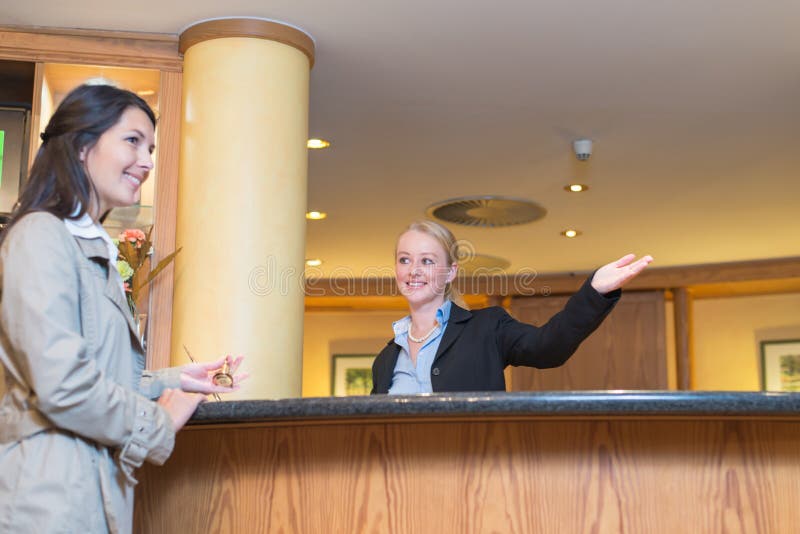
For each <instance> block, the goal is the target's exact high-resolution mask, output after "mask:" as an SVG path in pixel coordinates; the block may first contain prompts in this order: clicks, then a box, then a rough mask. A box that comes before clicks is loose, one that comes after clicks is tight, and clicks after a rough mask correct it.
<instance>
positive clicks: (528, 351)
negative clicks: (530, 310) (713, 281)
mask: <svg viewBox="0 0 800 534" xmlns="http://www.w3.org/2000/svg"><path fill="white" fill-rule="evenodd" d="M589 280H591V278H590V279H589ZM589 280H587V281H586V282H585V283H584V284H583V286H582V287H581V288H580V290H578V292H577V293H575V294H574V295H573V296H572V297H570V299H569V301H567V305H566V306H564V309H563V310H561V311H560V312H558V313H557V314H555V315H554V316H553V317H552V318H551V319H550V320H549V321H548V322H547V324H545V325H543V326H541V327H537V326H533V325H529V324H525V323H521V322H519V321H517V320H516V319H514V318H512V317H511V316H510V315H509V314H508V313H507V312H506V311H505V310H504V309H503V308H500V307H491V308H484V309H481V310H474V311H467V310H465V309H464V308H461V307H459V306H456V305H455V304H453V305H452V307H451V308H450V319H449V320H448V323H447V328H445V331H444V336H443V337H442V341H441V342H440V343H439V348H438V350H437V351H436V356H435V357H434V359H433V364H432V365H431V385H432V386H433V391H437V392H438V391H505V389H506V381H505V377H504V376H503V370H504V369H505V368H506V366H508V365H515V366H516V365H524V366H527V367H537V368H539V369H547V368H550V367H558V366H559V365H562V364H563V363H564V362H566V361H567V359H568V358H569V357H570V356H572V354H573V353H574V352H575V351H576V350H577V349H578V346H579V345H580V344H581V342H582V341H583V340H584V339H586V338H587V337H589V334H591V333H592V332H594V330H595V329H596V328H597V327H598V326H600V323H602V322H603V319H605V317H606V315H608V313H609V312H610V311H611V309H612V308H613V307H614V305H615V304H616V303H617V301H618V300H619V296H620V294H621V291H620V290H616V291H613V292H611V293H609V294H608V295H601V294H600V293H598V292H597V291H595V289H594V288H593V287H592V286H591V284H590V283H589ZM399 354H400V345H398V344H397V343H395V342H394V338H392V339H391V340H390V341H389V344H388V345H387V346H386V347H384V349H383V350H382V351H381V353H380V354H378V357H377V358H375V362H374V363H373V364H372V384H373V386H372V393H373V394H374V393H388V392H389V388H390V387H391V386H392V378H393V375H394V368H395V365H396V364H397V357H398V355H399Z"/></svg>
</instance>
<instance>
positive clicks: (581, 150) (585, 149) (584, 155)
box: [572, 139, 592, 161]
mask: <svg viewBox="0 0 800 534" xmlns="http://www.w3.org/2000/svg"><path fill="white" fill-rule="evenodd" d="M572 149H573V150H574V151H575V157H576V158H578V160H579V161H586V160H587V159H589V156H591V155H592V140H591V139H576V140H575V141H573V142H572Z"/></svg>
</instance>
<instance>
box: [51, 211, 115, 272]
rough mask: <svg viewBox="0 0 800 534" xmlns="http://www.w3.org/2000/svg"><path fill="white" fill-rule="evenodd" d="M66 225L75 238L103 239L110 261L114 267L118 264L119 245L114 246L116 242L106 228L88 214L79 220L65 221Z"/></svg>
mask: <svg viewBox="0 0 800 534" xmlns="http://www.w3.org/2000/svg"><path fill="white" fill-rule="evenodd" d="M64 225H65V226H66V227H67V230H68V231H69V233H70V234H72V235H74V236H75V237H81V238H83V239H102V240H103V242H105V244H106V248H107V249H108V258H109V261H110V262H111V264H112V265H116V264H117V255H118V253H119V250H118V249H117V245H115V244H114V241H113V240H112V239H111V236H109V235H108V232H106V230H105V228H103V227H102V226H100V224H99V223H96V222H94V221H93V220H92V218H91V217H89V214H88V213H84V214H83V215H82V216H81V217H80V218H78V219H64Z"/></svg>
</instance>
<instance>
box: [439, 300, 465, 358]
mask: <svg viewBox="0 0 800 534" xmlns="http://www.w3.org/2000/svg"><path fill="white" fill-rule="evenodd" d="M471 318H472V313H471V312H470V311H468V310H465V309H464V308H462V307H460V306H456V304H455V303H453V304H451V306H450V318H449V319H448V320H447V328H445V329H444V336H443V337H442V341H441V342H440V343H439V348H438V349H437V350H436V357H434V358H433V361H434V363H435V362H436V360H438V359H439V358H441V356H442V354H444V353H445V351H446V350H447V349H449V348H450V345H452V344H453V343H455V341H456V339H458V336H460V335H461V331H462V330H464V327H465V326H466V324H467V321H469V320H470V319H471Z"/></svg>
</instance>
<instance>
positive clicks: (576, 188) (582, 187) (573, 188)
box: [564, 184, 589, 193]
mask: <svg viewBox="0 0 800 534" xmlns="http://www.w3.org/2000/svg"><path fill="white" fill-rule="evenodd" d="M564 189H565V190H567V191H569V192H570V193H582V192H583V191H586V190H587V189H589V186H588V185H586V184H569V185H565V186H564Z"/></svg>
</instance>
